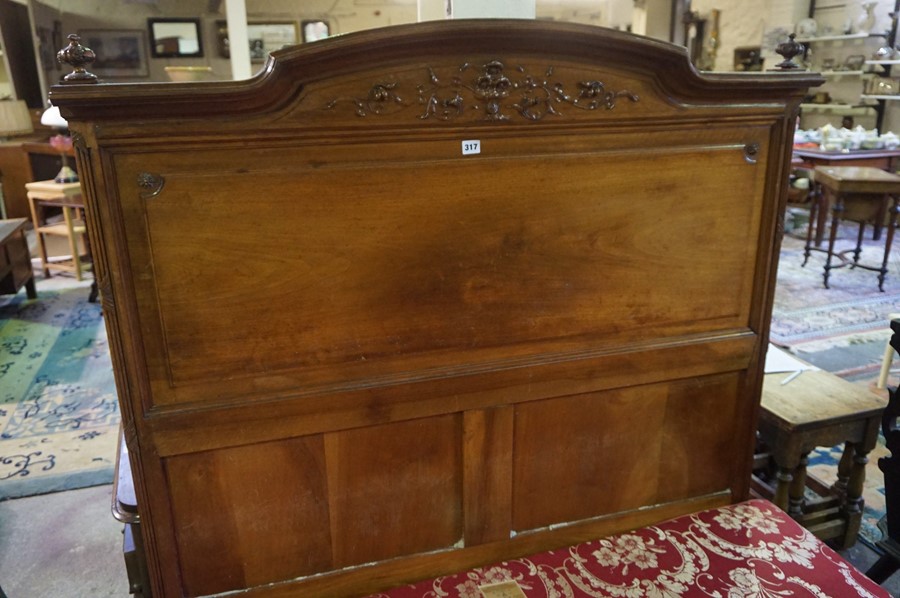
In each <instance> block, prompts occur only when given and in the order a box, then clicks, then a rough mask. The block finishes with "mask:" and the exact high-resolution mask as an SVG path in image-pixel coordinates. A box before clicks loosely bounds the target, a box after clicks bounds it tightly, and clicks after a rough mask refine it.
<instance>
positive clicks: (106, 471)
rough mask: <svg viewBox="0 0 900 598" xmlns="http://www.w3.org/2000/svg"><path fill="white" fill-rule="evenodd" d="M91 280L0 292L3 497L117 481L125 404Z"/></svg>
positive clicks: (0, 484)
mask: <svg viewBox="0 0 900 598" xmlns="http://www.w3.org/2000/svg"><path fill="white" fill-rule="evenodd" d="M89 285H90V281H87V282H84V283H75V282H74V281H70V280H66V279H63V278H53V279H49V280H47V281H43V280H39V281H38V299H37V300H36V301H29V300H28V299H27V298H26V297H25V294H24V292H20V293H19V294H18V295H15V296H12V297H4V298H0V500H3V499H7V498H15V497H21V496H30V495H34V494H42V493H46V492H55V491H59V490H69V489H73V488H81V487H85V486H91V485H96V484H104V483H109V482H111V481H112V476H113V468H114V463H115V452H116V444H117V440H118V426H119V409H118V403H117V398H116V391H115V386H114V382H113V375H112V366H111V364H110V358H109V350H108V348H107V344H106V329H105V326H104V323H103V318H102V314H101V311H100V307H99V305H98V304H91V303H88V302H87V297H88V291H89Z"/></svg>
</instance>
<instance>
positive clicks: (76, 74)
mask: <svg viewBox="0 0 900 598" xmlns="http://www.w3.org/2000/svg"><path fill="white" fill-rule="evenodd" d="M96 58H97V55H96V54H94V51H93V50H91V49H90V48H86V47H85V46H82V45H81V36H79V35H75V34H74V33H73V34H71V35H70V36H69V45H68V46H66V47H65V48H63V49H62V50H60V51H59V52H57V54H56V59H57V60H59V61H60V62H61V63H64V64H68V65H69V66H71V67H72V68H73V69H75V70H73V71H72V72H71V73H69V74H68V75H66V76H65V77H63V78H62V82H63V83H97V81H98V79H97V75H95V74H94V73H90V72H88V71H87V69H86V68H85V67H86V66H88V65H90V64H91V63H92V62H94V60H95V59H96Z"/></svg>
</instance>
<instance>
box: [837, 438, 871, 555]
mask: <svg viewBox="0 0 900 598" xmlns="http://www.w3.org/2000/svg"><path fill="white" fill-rule="evenodd" d="M847 444H852V445H853V466H852V468H851V470H850V480H849V482H848V484H847V495H846V496H845V497H844V506H843V512H844V516H845V517H846V518H847V529H846V532H845V533H844V537H843V540H842V542H841V548H850V547H851V546H853V545H854V544H855V543H856V538H857V536H858V535H859V527H860V525H861V524H862V510H863V504H864V503H863V497H862V493H863V485H864V484H865V481H866V464H867V463H868V462H869V458H868V457H867V456H866V455H867V453H866V452H865V451H863V447H862V446H861V445H860V444H857V443H847Z"/></svg>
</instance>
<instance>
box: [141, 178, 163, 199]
mask: <svg viewBox="0 0 900 598" xmlns="http://www.w3.org/2000/svg"><path fill="white" fill-rule="evenodd" d="M165 184H166V179H164V178H163V177H162V175H159V174H155V173H152V172H142V173H140V174H139V175H138V178H137V185H138V187H140V188H141V189H142V191H141V199H150V198H151V197H156V196H157V195H159V194H160V193H162V190H163V187H164V186H165Z"/></svg>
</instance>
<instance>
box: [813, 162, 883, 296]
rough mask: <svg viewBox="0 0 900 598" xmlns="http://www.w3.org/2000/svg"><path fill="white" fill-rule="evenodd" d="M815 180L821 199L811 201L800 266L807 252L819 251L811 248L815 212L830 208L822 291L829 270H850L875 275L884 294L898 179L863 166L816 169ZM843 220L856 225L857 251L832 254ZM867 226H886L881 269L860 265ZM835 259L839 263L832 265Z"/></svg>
mask: <svg viewBox="0 0 900 598" xmlns="http://www.w3.org/2000/svg"><path fill="white" fill-rule="evenodd" d="M815 178H816V185H817V186H818V187H819V188H820V189H821V190H822V197H820V198H819V200H818V201H814V202H813V204H812V207H811V208H810V219H809V220H810V228H809V230H808V232H807V235H806V248H805V251H804V253H803V257H804V259H803V265H804V266H805V265H806V262H807V261H808V260H809V255H810V252H812V251H822V250H821V249H818V248H816V247H814V243H813V229H812V223H813V222H815V221H816V220H817V218H816V212H817V211H819V210H825V209H826V208H827V206H831V211H832V218H831V235H830V237H829V239H828V249H826V250H824V251H825V252H826V254H827V258H826V260H825V272H824V282H825V288H826V289H827V288H828V278H829V276H830V275H831V271H832V270H834V269H836V268H843V267H844V266H850V267H851V268H864V269H866V270H872V271H874V272H878V273H879V274H878V290H880V291H882V292H883V291H884V279H885V277H886V276H887V271H888V270H887V264H888V258H889V257H890V253H891V243H892V242H893V240H894V228H895V227H896V225H897V213H898V211H900V208H898V201H900V176H897V175H895V174H891V173H889V172H885V171H883V170H880V169H878V168H869V167H865V166H841V167H838V166H817V167H816V169H815ZM819 220H821V219H819ZM842 220H850V221H853V222H858V223H859V234H858V235H857V238H856V247H854V248H852V249H847V250H845V251H841V252H838V253H835V251H834V242H835V239H836V238H837V231H838V228H839V226H840V223H841V221H842ZM885 220H887V222H885ZM867 223H871V224H873V225H874V226H875V228H876V229H878V228H879V227H881V226H882V225H884V224H887V226H888V231H887V238H886V240H885V245H884V258H883V259H882V262H881V266H869V265H864V264H861V263H859V255H860V251H861V250H862V240H863V235H864V233H865V228H866V224H867ZM816 228H819V227H816ZM817 234H818V233H817ZM848 253H852V254H853V258H852V260H851V258H849V257H847V254H848ZM834 258H837V259H838V260H839V261H840V262H841V263H839V264H837V265H834V264H832V260H833V259H834Z"/></svg>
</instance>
